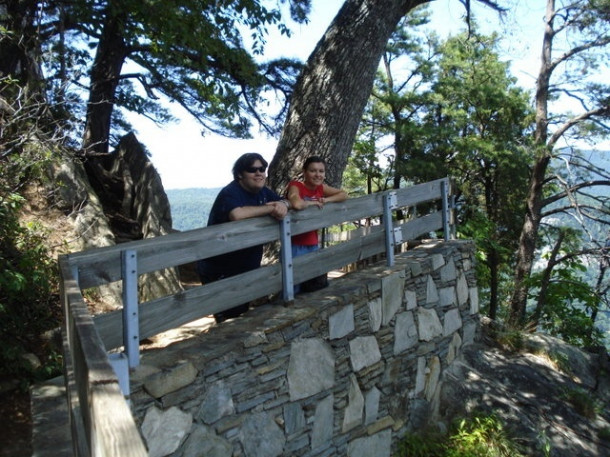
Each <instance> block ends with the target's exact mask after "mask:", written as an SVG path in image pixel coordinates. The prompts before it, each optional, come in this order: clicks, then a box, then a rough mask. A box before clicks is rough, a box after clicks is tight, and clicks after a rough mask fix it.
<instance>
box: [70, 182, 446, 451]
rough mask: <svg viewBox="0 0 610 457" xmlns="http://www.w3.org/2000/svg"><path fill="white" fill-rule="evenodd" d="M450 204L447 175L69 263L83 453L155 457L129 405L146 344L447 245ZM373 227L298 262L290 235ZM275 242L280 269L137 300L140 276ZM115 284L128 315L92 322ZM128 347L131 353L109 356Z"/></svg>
mask: <svg viewBox="0 0 610 457" xmlns="http://www.w3.org/2000/svg"><path fill="white" fill-rule="evenodd" d="M437 201H438V202H440V204H434V203H433V202H437ZM450 201H451V193H450V186H449V181H448V179H446V178H444V179H439V180H436V181H432V182H428V183H424V184H418V185H415V186H412V187H409V188H407V189H399V190H394V191H387V192H383V193H378V194H373V195H368V196H365V197H359V198H353V199H349V200H347V201H345V202H343V203H335V204H328V205H326V206H325V207H324V208H323V209H322V210H320V209H318V208H310V209H307V210H304V211H301V212H290V213H289V216H287V217H286V219H285V220H284V221H282V222H281V223H278V222H277V221H275V220H274V219H272V218H270V217H262V218H255V219H248V220H243V221H237V222H230V223H226V224H220V225H215V226H211V227H205V228H202V229H197V230H191V231H188V232H182V233H174V234H171V235H166V236H161V237H157V238H152V239H147V240H140V241H134V242H129V243H123V244H120V245H116V246H112V247H106V248H99V249H92V250H89V251H83V252H79V253H74V254H67V255H64V256H61V257H60V259H59V264H60V273H61V281H62V298H63V305H64V313H65V329H64V330H65V331H64V360H65V374H66V387H67V391H68V401H69V405H70V413H71V414H70V415H71V423H72V434H73V435H72V436H73V441H74V447H75V454H76V455H79V456H89V455H92V456H113V457H117V456H140V455H142V456H143V455H147V453H146V449H145V446H144V444H143V443H142V440H141V438H140V434H139V432H138V430H137V427H136V425H135V423H134V421H133V418H132V416H131V413H130V410H129V406H128V403H127V402H126V401H125V396H127V395H128V392H129V368H133V367H134V366H136V365H137V364H138V361H139V353H138V351H139V341H140V340H142V339H144V338H148V337H151V336H153V335H156V334H158V333H161V332H164V331H166V330H170V329H173V328H176V327H179V326H181V325H183V324H186V323H188V322H192V321H194V320H196V319H199V318H202V317H204V316H207V315H210V314H214V313H216V312H219V311H222V310H225V309H229V308H232V307H234V306H236V305H239V304H241V303H246V302H249V301H251V300H255V299H257V298H260V297H263V296H268V295H270V294H274V293H278V292H282V296H283V298H284V300H291V299H292V298H293V296H292V290H293V289H292V286H293V284H295V283H301V282H303V281H305V280H307V279H309V278H313V277H315V276H318V275H320V274H323V273H326V272H328V271H331V270H334V269H338V268H341V267H343V266H345V265H349V264H353V263H356V262H358V261H360V260H364V259H367V258H370V257H372V256H375V255H378V254H385V255H386V258H387V262H388V264H392V263H393V259H394V253H395V250H396V248H397V247H398V246H399V245H400V244H401V243H403V242H406V241H408V240H414V239H416V238H418V237H420V236H422V235H428V234H430V233H431V232H437V231H443V232H444V238H445V239H448V238H449V237H450V233H451V229H452V224H451V211H450V209H451V204H450ZM430 203H433V204H432V205H429V204H430ZM421 205H426V207H427V209H426V210H425V213H424V212H420V214H423V215H421V216H420V217H417V218H412V219H410V220H406V221H395V220H393V213H394V212H395V211H396V210H399V209H404V208H417V207H421ZM428 207H434V208H436V209H435V210H433V211H430V210H429V209H428ZM365 220H368V221H371V220H373V221H374V222H376V223H374V224H372V225H367V226H363V227H361V228H359V229H357V230H353V231H350V232H347V233H345V234H343V235H344V236H342V238H343V239H344V241H342V242H340V243H337V244H333V245H331V246H328V247H326V248H325V249H321V250H319V251H316V252H313V253H310V254H307V255H304V256H300V257H296V258H294V259H292V258H291V255H290V237H291V236H292V235H297V234H299V233H304V232H307V231H310V230H317V229H322V228H326V227H331V226H337V225H340V224H353V223H354V221H356V222H360V221H365ZM275 241H279V242H280V243H281V245H282V246H284V249H281V253H282V254H281V256H280V261H279V262H277V263H274V264H271V265H268V266H264V267H261V268H259V269H256V270H253V271H250V272H247V273H244V274H242V275H239V276H236V277H232V278H227V279H224V280H220V281H217V282H214V283H212V284H208V285H205V286H201V287H195V288H192V289H189V290H184V291H181V292H179V293H177V294H174V295H169V296H166V297H160V298H157V299H155V300H151V301H148V302H145V303H138V299H137V278H138V276H139V275H142V274H145V273H150V272H154V271H158V270H162V269H165V268H170V267H176V266H179V265H183V264H187V263H191V262H194V261H196V260H198V259H202V258H207V257H212V256H215V255H218V254H222V253H226V252H230V251H236V250H239V249H243V248H246V247H250V246H256V245H260V244H265V243H271V242H275ZM286 248H287V249H286ZM116 281H122V283H123V305H124V307H123V310H119V311H114V312H110V313H107V314H101V315H96V316H91V315H90V314H89V313H88V311H87V307H86V305H85V303H84V301H83V296H82V291H83V290H85V289H88V288H91V287H96V286H100V285H104V284H108V283H112V282H116ZM121 346H122V347H123V348H124V352H123V353H114V354H112V355H111V356H108V355H107V351H108V350H111V349H116V348H119V347H121ZM116 373H118V375H117V374H116ZM125 377H126V379H125Z"/></svg>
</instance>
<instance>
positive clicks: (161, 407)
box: [130, 241, 479, 457]
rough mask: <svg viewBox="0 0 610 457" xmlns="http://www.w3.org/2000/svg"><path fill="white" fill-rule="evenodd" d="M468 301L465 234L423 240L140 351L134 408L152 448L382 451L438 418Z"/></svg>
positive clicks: (470, 255) (266, 456)
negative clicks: (392, 260) (387, 259)
mask: <svg viewBox="0 0 610 457" xmlns="http://www.w3.org/2000/svg"><path fill="white" fill-rule="evenodd" d="M478 309H479V302H478V293H477V286H476V276H475V265H474V246H473V244H472V243H471V242H466V241H450V242H430V243H424V244H422V245H420V246H418V247H417V248H415V249H413V250H409V251H407V252H405V253H402V254H399V255H397V256H396V264H395V265H394V266H392V267H388V266H386V265H384V264H379V265H377V266H373V267H370V268H367V269H365V270H361V271H357V272H354V273H350V274H347V275H345V276H343V277H341V278H338V279H336V280H333V281H331V284H330V286H329V287H328V288H326V289H323V290H321V291H318V292H315V293H310V294H303V295H299V296H297V298H296V300H295V302H294V303H293V304H291V305H290V306H284V305H282V304H280V303H279V302H278V303H277V304H266V305H263V306H259V307H255V308H254V309H251V310H250V311H249V312H248V313H247V314H246V315H245V316H243V317H241V318H238V319H234V320H231V321H227V322H224V323H222V324H220V325H215V326H212V327H211V328H210V329H209V330H208V331H207V332H202V333H200V334H196V335H193V336H191V337H190V338H188V339H186V340H183V341H180V342H177V343H174V344H172V345H170V346H168V347H166V348H163V349H158V350H149V351H146V352H144V353H143V354H142V360H141V366H140V367H138V369H137V370H136V371H135V372H134V373H133V374H132V379H131V390H132V392H131V396H130V402H131V407H132V410H133V413H134V416H135V418H136V421H137V423H138V425H139V426H140V429H141V432H142V436H143V437H144V440H145V442H146V444H147V446H148V449H149V452H150V456H151V457H160V456H166V455H171V456H176V457H178V456H180V457H196V456H206V457H221V456H223V457H225V456H226V457H228V456H235V457H239V456H246V457H276V456H295V457H297V456H304V457H314V456H315V457H326V456H350V457H369V456H376V457H389V456H391V455H392V454H393V453H394V452H395V451H396V446H397V444H398V442H399V440H400V438H401V437H403V436H404V435H405V434H406V433H407V432H408V431H414V430H417V429H420V428H422V427H424V426H426V425H429V424H430V423H431V422H433V421H436V420H437V418H438V417H439V410H438V409H439V390H440V387H441V384H442V382H443V381H442V376H443V372H444V371H445V370H446V369H447V367H448V366H449V365H450V364H451V363H452V362H453V361H454V360H455V359H456V357H458V356H459V354H460V351H461V348H462V347H463V346H464V345H465V344H468V343H470V342H472V341H473V340H474V337H475V333H476V331H477V329H478Z"/></svg>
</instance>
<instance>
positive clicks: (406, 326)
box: [394, 311, 419, 355]
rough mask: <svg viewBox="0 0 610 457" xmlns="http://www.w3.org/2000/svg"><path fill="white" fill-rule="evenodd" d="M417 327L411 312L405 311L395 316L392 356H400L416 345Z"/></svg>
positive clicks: (417, 338)
mask: <svg viewBox="0 0 610 457" xmlns="http://www.w3.org/2000/svg"><path fill="white" fill-rule="evenodd" d="M418 340H419V337H418V335H417V326H416V325H415V318H414V317H413V312H411V311H407V312H404V313H400V314H398V316H396V325H395V326H394V355H397V354H400V353H401V352H403V351H406V350H407V349H409V348H412V347H413V346H415V345H416V344H417V342H418Z"/></svg>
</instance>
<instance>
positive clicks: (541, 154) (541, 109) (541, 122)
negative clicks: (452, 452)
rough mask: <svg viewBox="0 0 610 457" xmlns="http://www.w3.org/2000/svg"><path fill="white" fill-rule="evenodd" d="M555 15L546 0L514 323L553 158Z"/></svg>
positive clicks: (519, 317) (519, 316)
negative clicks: (551, 111)
mask: <svg viewBox="0 0 610 457" xmlns="http://www.w3.org/2000/svg"><path fill="white" fill-rule="evenodd" d="M554 14H555V0H547V11H546V27H545V33H544V39H543V44H542V63H541V67H540V73H539V75H538V81H537V84H536V132H535V134H534V135H535V137H534V147H535V148H536V151H535V154H536V160H535V163H534V167H533V169H532V174H531V177H530V184H529V194H528V197H527V208H526V213H525V221H524V223H523V228H522V230H521V236H520V237H519V248H518V250H517V265H516V269H515V277H514V280H515V284H514V289H513V295H512V297H511V302H510V317H509V320H510V322H511V323H512V324H513V325H519V324H522V323H523V322H524V321H525V311H526V306H527V295H528V292H529V289H528V285H527V279H528V278H529V276H530V273H531V271H532V265H533V263H534V254H535V251H536V240H537V238H538V229H539V228H540V221H541V219H542V207H543V205H542V201H543V193H542V190H543V184H544V181H545V177H546V172H547V169H548V166H549V163H550V160H551V156H550V149H551V148H552V145H547V144H546V142H547V137H548V99H549V86H550V79H551V74H552V61H551V54H552V49H553V37H554V30H553V15H554Z"/></svg>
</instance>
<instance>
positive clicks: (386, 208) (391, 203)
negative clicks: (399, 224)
mask: <svg viewBox="0 0 610 457" xmlns="http://www.w3.org/2000/svg"><path fill="white" fill-rule="evenodd" d="M394 209H396V192H388V193H387V194H385V195H384V196H383V228H384V229H385V247H386V254H387V264H388V266H390V267H391V266H392V265H394V247H395V246H396V243H395V240H394V224H393V223H392V210H394Z"/></svg>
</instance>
